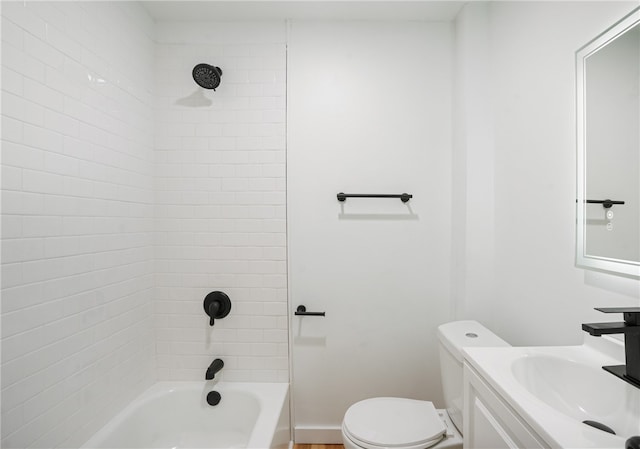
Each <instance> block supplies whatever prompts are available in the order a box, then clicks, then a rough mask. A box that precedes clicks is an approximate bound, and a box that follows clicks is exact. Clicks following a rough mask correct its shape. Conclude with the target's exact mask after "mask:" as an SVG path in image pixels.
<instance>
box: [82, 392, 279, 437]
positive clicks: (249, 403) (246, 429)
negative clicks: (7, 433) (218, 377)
mask: <svg viewBox="0 0 640 449" xmlns="http://www.w3.org/2000/svg"><path fill="white" fill-rule="evenodd" d="M212 389H214V390H215V391H217V392H219V393H220V395H221V396H222V399H221V401H220V403H219V404H218V405H216V406H213V407H212V406H210V405H209V404H207V402H206V397H207V393H209V391H211V390H212ZM289 439H290V432H289V387H288V384H284V383H240V382H237V383H236V382H219V383H216V384H215V385H212V384H211V383H210V382H158V383H157V384H155V385H154V386H152V387H151V388H149V389H148V390H147V391H145V392H144V393H143V394H142V395H140V396H139V397H138V398H137V399H135V400H134V401H133V402H132V403H131V404H129V405H128V406H127V407H126V408H125V409H124V410H123V411H122V412H120V413H119V414H118V415H117V416H116V417H114V418H113V419H112V420H111V421H110V422H108V423H107V425H105V426H104V427H103V428H102V429H101V430H100V431H99V432H98V433H96V434H95V435H94V436H93V437H92V438H91V439H90V440H89V441H87V442H86V443H85V444H84V445H83V446H82V447H83V448H84V449H90V448H91V449H107V448H109V449H114V448H122V449H125V448H126V449H129V448H145V449H147V448H154V449H163V448H167V449H173V448H179V449H182V448H208V449H213V448H216V449H217V448H224V449H230V448H255V449H283V448H287V447H288V446H289Z"/></svg>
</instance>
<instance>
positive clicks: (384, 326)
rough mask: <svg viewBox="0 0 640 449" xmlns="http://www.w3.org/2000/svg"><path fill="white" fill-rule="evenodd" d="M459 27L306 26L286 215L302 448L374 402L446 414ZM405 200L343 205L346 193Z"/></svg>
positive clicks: (295, 66) (335, 437)
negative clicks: (425, 405)
mask: <svg viewBox="0 0 640 449" xmlns="http://www.w3.org/2000/svg"><path fill="white" fill-rule="evenodd" d="M452 37H453V35H452V28H451V24H450V23H448V22H442V23H437V22H434V23H427V22H419V21H416V22H298V21H294V22H293V23H292V25H291V31H290V43H289V64H288V148H287V185H288V192H287V214H288V239H289V245H290V251H289V254H290V256H289V257H290V259H289V260H290V265H289V270H290V308H291V310H290V314H291V315H292V316H293V312H294V311H295V309H296V307H297V306H298V305H300V304H303V305H305V306H306V307H307V308H308V310H310V311H325V312H326V316H325V317H323V318H319V317H303V318H300V317H292V326H291V335H292V341H293V373H292V374H293V399H294V414H295V426H296V432H295V437H296V442H313V441H315V442H318V441H322V442H325V443H330V442H340V441H341V440H340V430H339V429H340V424H341V421H342V417H343V416H344V413H345V411H346V409H347V408H348V407H349V406H350V405H351V404H353V403H355V402H357V401H358V400H361V399H364V398H367V397H372V396H385V395H388V396H401V397H414V398H421V399H428V400H431V401H434V402H436V403H437V404H438V405H439V406H442V402H441V395H442V394H441V388H440V374H439V364H438V352H437V351H438V349H437V348H438V345H437V338H436V327H437V325H438V324H440V323H443V322H446V321H449V320H450V318H451V315H450V312H451V304H450V300H449V299H450V292H449V289H450V282H449V273H450V257H451V256H450V244H451V241H450V233H451V203H450V196H451V93H452V81H451V78H452V66H453V64H452ZM341 191H343V192H347V193H402V192H408V193H410V194H413V195H414V197H413V198H412V199H411V200H410V201H409V202H408V203H406V204H403V203H402V202H401V201H400V200H399V199H357V198H351V199H347V200H346V202H344V203H340V202H338V200H337V199H336V194H337V193H338V192H341Z"/></svg>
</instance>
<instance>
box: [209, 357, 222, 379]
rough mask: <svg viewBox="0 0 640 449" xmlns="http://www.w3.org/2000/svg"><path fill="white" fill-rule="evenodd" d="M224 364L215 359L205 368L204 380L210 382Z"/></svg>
mask: <svg viewBox="0 0 640 449" xmlns="http://www.w3.org/2000/svg"><path fill="white" fill-rule="evenodd" d="M223 366H224V362H223V361H222V360H221V359H215V360H214V361H213V362H211V365H209V368H207V372H206V374H205V375H204V378H205V379H206V380H211V379H213V378H214V377H215V376H216V373H217V372H218V371H220V370H221V369H222V367H223Z"/></svg>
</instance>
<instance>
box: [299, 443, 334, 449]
mask: <svg viewBox="0 0 640 449" xmlns="http://www.w3.org/2000/svg"><path fill="white" fill-rule="evenodd" d="M293 449H344V446H343V445H342V444H296V445H294V446H293Z"/></svg>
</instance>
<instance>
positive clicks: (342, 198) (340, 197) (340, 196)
mask: <svg viewBox="0 0 640 449" xmlns="http://www.w3.org/2000/svg"><path fill="white" fill-rule="evenodd" d="M337 197H338V201H346V200H347V198H400V200H401V201H402V202H403V203H406V202H407V201H409V200H410V199H411V198H413V195H409V194H408V193H401V194H398V195H395V194H394V195H389V194H385V193H342V192H340V193H338V195H337Z"/></svg>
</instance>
